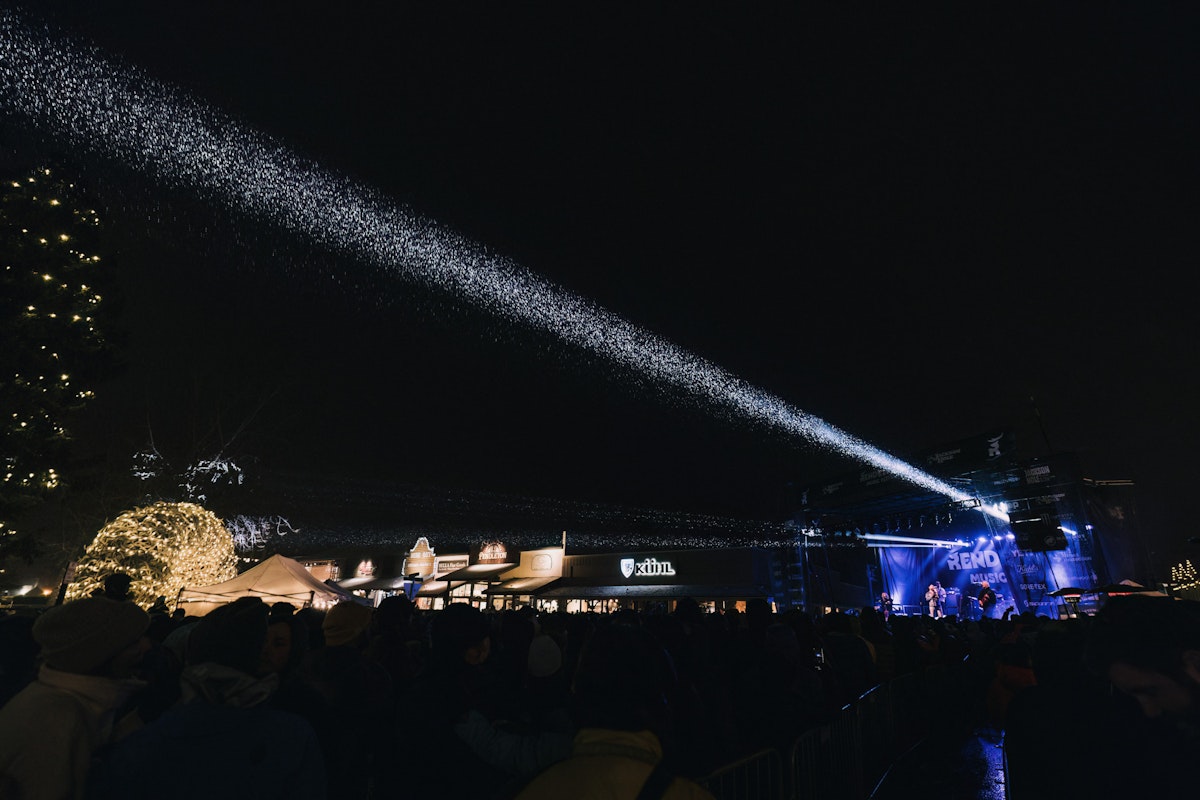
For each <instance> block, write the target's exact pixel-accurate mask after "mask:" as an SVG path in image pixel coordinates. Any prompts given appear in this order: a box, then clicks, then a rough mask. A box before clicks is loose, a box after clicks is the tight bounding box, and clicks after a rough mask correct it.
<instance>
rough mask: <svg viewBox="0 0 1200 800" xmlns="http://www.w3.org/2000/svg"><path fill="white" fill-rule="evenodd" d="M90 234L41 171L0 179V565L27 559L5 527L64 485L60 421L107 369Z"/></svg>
mask: <svg viewBox="0 0 1200 800" xmlns="http://www.w3.org/2000/svg"><path fill="white" fill-rule="evenodd" d="M99 230H100V218H99V215H98V214H97V213H96V211H95V209H93V208H91V207H90V206H89V204H87V203H86V202H81V201H80V192H79V190H77V189H76V187H75V186H74V184H71V183H68V182H66V181H63V180H61V179H59V178H57V177H56V176H55V175H54V174H52V173H51V170H49V169H44V168H43V169H38V170H36V171H34V172H33V173H31V174H28V175H25V176H22V177H20V178H16V179H8V180H4V181H0V561H3V559H4V557H5V555H6V554H7V555H11V554H13V553H19V554H20V555H22V556H24V557H26V558H32V557H33V555H34V554H36V552H37V549H38V548H37V547H36V542H35V541H34V539H33V536H32V535H30V534H32V533H33V532H32V531H22V532H21V533H20V534H19V533H18V531H17V526H16V524H15V523H14V520H19V518H20V516H19V515H20V514H21V513H22V512H24V511H27V510H28V509H30V508H32V507H34V506H37V505H38V504H40V503H41V502H42V501H43V500H44V499H46V498H47V497H48V496H49V495H50V494H52V493H54V492H56V491H59V490H61V489H62V488H63V487H64V485H65V483H64V476H63V474H62V471H61V466H62V459H63V457H64V451H65V448H66V444H67V442H68V441H69V438H70V437H69V434H68V431H67V427H66V424H67V419H68V417H69V416H70V415H71V414H72V413H73V412H75V411H77V410H79V409H80V408H82V407H83V405H84V404H86V403H87V401H88V400H90V399H91V397H92V392H91V389H90V388H89V383H90V381H92V380H94V379H95V378H96V377H98V376H99V375H100V374H102V372H103V370H104V369H106V364H107V363H108V362H107V361H106V359H105V358H104V356H105V355H106V353H107V348H106V343H105V340H104V337H103V336H102V334H101V331H100V328H99V327H98V324H97V315H98V309H99V307H100V303H101V295H100V293H99V292H98V291H97V288H96V287H97V284H98V283H99V279H100V278H101V275H100V270H101V266H100V263H101V260H100V256H99V255H97V254H96V245H97V243H98V240H99Z"/></svg>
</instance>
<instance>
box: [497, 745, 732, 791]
mask: <svg viewBox="0 0 1200 800" xmlns="http://www.w3.org/2000/svg"><path fill="white" fill-rule="evenodd" d="M661 759H662V744H661V743H660V742H659V741H658V737H657V736H655V735H654V734H653V733H651V732H650V731H637V732H631V731H610V730H603V729H600V728H584V729H582V730H580V731H579V733H577V734H576V735H575V741H574V743H573V745H572V747H571V755H570V756H568V757H567V758H566V759H564V760H562V761H559V762H558V763H557V764H553V765H552V766H550V767H549V768H547V769H546V770H545V771H543V772H542V773H541V774H540V775H538V776H537V777H536V778H534V779H533V780H532V781H530V782H529V784H528V785H527V786H526V787H525V788H524V789H523V790H521V793H520V794H518V795H517V797H516V800H562V798H564V797H570V798H572V800H634V798H636V797H637V795H638V792H639V791H641V789H642V784H643V783H645V782H646V778H647V777H649V775H650V771H651V770H652V769H654V765H655V764H657V763H658V762H659V761H660V760H661ZM663 798H665V800H716V799H715V797H714V796H713V794H712V793H711V792H709V791H707V790H705V789H703V788H701V787H700V786H699V785H698V784H696V783H694V782H692V781H690V780H688V779H687V778H683V777H678V776H677V777H676V778H675V779H674V780H673V781H671V785H670V786H668V787H667V791H666V793H664V794H663Z"/></svg>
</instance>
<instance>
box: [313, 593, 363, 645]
mask: <svg viewBox="0 0 1200 800" xmlns="http://www.w3.org/2000/svg"><path fill="white" fill-rule="evenodd" d="M372 610H373V609H372V608H371V606H364V605H362V604H361V603H356V602H354V601H353V600H344V601H342V602H340V603H338V604H337V605H336V606H334V607H333V608H331V609H329V610H328V611H326V612H325V621H324V622H322V623H321V630H322V631H324V633H325V644H326V646H328V647H337V646H338V645H343V644H350V643H352V642H354V641H356V640H357V639H358V637H359V636H360V635H361V634H362V632H363V631H365V630H366V629H367V625H368V624H370V622H371V612H372Z"/></svg>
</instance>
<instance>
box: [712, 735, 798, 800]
mask: <svg viewBox="0 0 1200 800" xmlns="http://www.w3.org/2000/svg"><path fill="white" fill-rule="evenodd" d="M700 784H701V785H702V786H704V787H705V788H706V789H708V790H709V791H710V792H712V793H713V794H714V795H716V796H717V797H718V798H719V800H788V796H787V794H786V793H785V790H784V785H783V759H782V758H781V757H780V755H779V751H778V750H776V749H775V748H773V747H769V748H767V749H765V750H760V751H759V752H757V753H754V754H752V755H749V756H746V757H745V758H741V759H738V760H737V761H734V762H733V763H732V764H727V765H725V766H724V767H721V768H720V769H718V770H716V771H714V772H711V773H709V775H708V776H707V777H705V778H704V779H703V780H701V781H700Z"/></svg>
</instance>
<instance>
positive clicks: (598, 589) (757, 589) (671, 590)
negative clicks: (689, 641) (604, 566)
mask: <svg viewBox="0 0 1200 800" xmlns="http://www.w3.org/2000/svg"><path fill="white" fill-rule="evenodd" d="M770 594H771V592H769V591H768V590H767V587H765V586H760V585H753V584H745V585H728V584H688V583H679V584H640V585H629V586H614V585H611V584H599V583H596V582H595V581H592V580H577V579H572V578H562V579H560V580H559V581H558V582H557V583H555V584H554V585H553V586H547V587H546V588H545V589H543V590H542V591H539V592H537V593H536V596H537V597H538V599H543V600H554V599H575V598H578V599H581V600H582V599H593V598H600V597H636V598H657V597H664V598H667V597H691V598H695V599H702V598H714V599H715V598H729V599H738V600H748V599H750V598H753V597H768V596H770Z"/></svg>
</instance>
